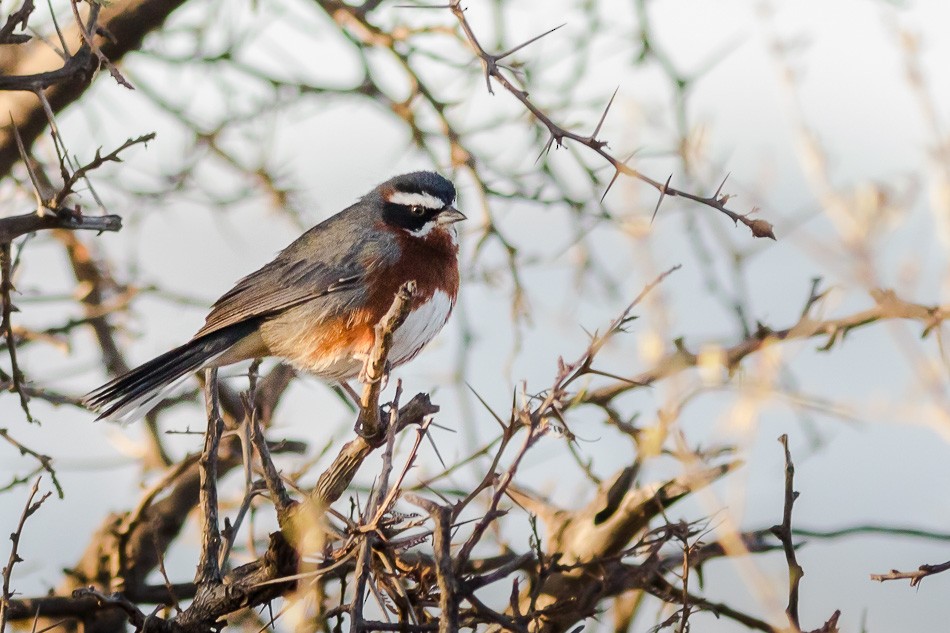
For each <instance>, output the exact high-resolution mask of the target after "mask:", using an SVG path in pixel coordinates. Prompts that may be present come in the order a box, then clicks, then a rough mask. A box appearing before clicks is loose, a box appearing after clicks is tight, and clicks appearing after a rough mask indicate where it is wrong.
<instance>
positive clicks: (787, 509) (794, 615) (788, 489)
mask: <svg viewBox="0 0 950 633" xmlns="http://www.w3.org/2000/svg"><path fill="white" fill-rule="evenodd" d="M778 441H779V442H781V444H782V448H783V449H784V450H785V495H784V497H785V504H784V509H783V511H782V524H781V525H776V526H774V527H773V528H772V533H773V534H774V535H775V536H776V537H777V538H778V540H779V541H781V543H782V549H783V550H784V551H785V561H786V563H787V564H788V608H787V609H786V611H785V612H786V613H787V614H788V620H789V622H790V623H791V625H792V627H793V630H795V631H800V630H801V625H800V624H799V619H798V586H799V584H800V583H801V580H802V576H804V575H805V570H804V569H802V566H801V565H799V564H798V559H797V557H796V555H795V543H794V542H793V541H792V506H794V505H795V500H796V499H797V498H798V493H797V492H795V489H794V480H795V464H794V463H792V453H791V451H790V450H789V448H788V436H787V435H784V434H783V435H782V436H781V437H779V438H778Z"/></svg>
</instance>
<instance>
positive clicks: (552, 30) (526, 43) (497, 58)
mask: <svg viewBox="0 0 950 633" xmlns="http://www.w3.org/2000/svg"><path fill="white" fill-rule="evenodd" d="M566 25H567V22H565V23H564V24H560V25H558V26H555V27H554V28H553V29H551V30H549V31H545V32H544V33H542V34H541V35H536V36H534V37H532V38H531V39H530V40H528V41H527V42H524V43H522V44H518V45H517V46H515V47H514V48H512V49H511V50H508V51H505V52H504V53H500V54H498V55H495V56H494V57H495V61H496V62H497V61H501V60H503V59H504V58H506V57H508V56H509V55H511V54H513V53H517V52H518V51H520V50H521V49H522V48H524V47H525V46H527V45H529V44H534V43H535V42H537V41H538V40H540V39H541V38H542V37H545V36H547V35H550V34H551V33H554V32H555V31H556V30H558V29H559V28H561V27H562V26H566Z"/></svg>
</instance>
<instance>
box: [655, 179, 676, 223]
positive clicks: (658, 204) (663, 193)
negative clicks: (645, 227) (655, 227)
mask: <svg viewBox="0 0 950 633" xmlns="http://www.w3.org/2000/svg"><path fill="white" fill-rule="evenodd" d="M671 180H673V174H670V176H669V178H667V179H666V183H665V184H664V185H663V188H662V189H661V190H660V198H659V199H658V200H657V201H656V208H655V209H653V217H651V218H650V224H653V220H655V219H656V214H657V213H659V211H660V205H661V204H662V203H663V198H665V197H666V190H667V189H668V188H669V186H670V181H671Z"/></svg>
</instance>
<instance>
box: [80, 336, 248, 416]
mask: <svg viewBox="0 0 950 633" xmlns="http://www.w3.org/2000/svg"><path fill="white" fill-rule="evenodd" d="M240 325H247V326H248V327H240ZM240 325H237V326H231V327H227V328H224V329H223V330H220V331H218V332H212V333H210V334H206V335H204V336H202V337H200V338H196V339H193V340H191V341H189V342H187V343H185V344H184V345H182V346H181V347H176V348H175V349H173V350H171V351H169V352H165V353H164V354H162V355H161V356H158V357H156V358H153V359H152V360H150V361H148V362H147V363H144V364H142V365H139V366H138V367H136V368H135V369H133V370H131V371H129V372H127V373H125V374H122V375H121V376H119V377H118V378H115V379H113V380H110V381H109V382H107V383H106V384H104V385H102V386H101V387H99V388H98V389H96V390H95V391H91V392H89V393H88V394H86V395H85V396H84V397H83V400H82V401H83V404H84V405H86V406H87V407H88V408H90V409H92V410H93V411H95V412H97V413H99V417H98V418H96V419H97V420H103V419H106V418H108V419H113V420H116V421H118V422H122V423H129V422H132V421H134V420H136V419H138V418H140V417H142V416H144V415H145V414H146V413H148V412H149V411H150V410H151V409H152V407H154V406H155V405H156V404H158V403H159V402H160V401H161V399H162V398H163V397H164V396H166V395H167V393H168V392H169V391H171V390H172V389H174V387H176V386H177V384H178V383H179V382H180V381H181V380H182V379H183V378H185V377H187V376H189V375H190V374H192V373H194V372H196V371H198V370H199V369H201V368H202V367H204V366H205V365H207V364H209V363H211V362H213V361H214V360H215V358H216V357H217V356H220V355H221V354H222V353H224V352H226V351H227V350H228V349H229V348H230V347H231V346H232V345H234V344H235V343H237V342H238V341H239V340H241V339H242V338H244V337H245V336H247V335H248V334H250V332H251V331H253V329H254V325H252V324H240Z"/></svg>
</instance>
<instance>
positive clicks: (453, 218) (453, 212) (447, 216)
mask: <svg viewBox="0 0 950 633" xmlns="http://www.w3.org/2000/svg"><path fill="white" fill-rule="evenodd" d="M465 219H467V218H466V217H465V214H464V213H462V212H461V211H459V210H458V209H456V208H455V207H445V208H444V209H442V211H440V212H439V215H438V217H437V218H436V223H437V224H439V225H445V224H455V223H456V222H461V221H462V220H465Z"/></svg>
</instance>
